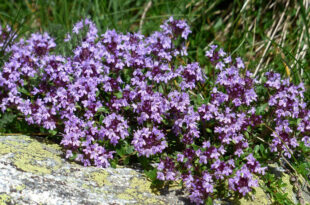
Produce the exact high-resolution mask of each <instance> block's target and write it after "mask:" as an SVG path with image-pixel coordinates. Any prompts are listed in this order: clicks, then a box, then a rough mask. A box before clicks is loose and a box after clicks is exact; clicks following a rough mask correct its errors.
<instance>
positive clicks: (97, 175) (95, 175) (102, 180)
mask: <svg viewBox="0 0 310 205" xmlns="http://www.w3.org/2000/svg"><path fill="white" fill-rule="evenodd" d="M108 176H109V173H108V172H107V171H104V170H102V171H99V172H92V173H91V174H90V178H91V179H92V180H93V181H95V182H96V183H97V184H98V186H100V187H102V186H111V185H112V184H111V182H110V181H109V180H108V179H107V178H108Z"/></svg>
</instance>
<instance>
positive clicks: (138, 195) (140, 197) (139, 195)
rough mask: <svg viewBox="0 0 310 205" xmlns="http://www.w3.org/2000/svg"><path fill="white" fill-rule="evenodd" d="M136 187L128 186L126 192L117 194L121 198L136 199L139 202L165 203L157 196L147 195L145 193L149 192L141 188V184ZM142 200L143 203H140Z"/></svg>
mask: <svg viewBox="0 0 310 205" xmlns="http://www.w3.org/2000/svg"><path fill="white" fill-rule="evenodd" d="M136 188H137V189H135V188H127V189H125V191H124V193H121V194H119V195H117V198H119V199H125V200H136V201H139V203H138V204H141V203H142V202H143V204H165V203H164V202H163V201H160V200H158V199H157V198H155V197H149V196H145V195H144V194H143V193H147V192H146V191H144V192H143V190H140V188H139V186H138V187H136ZM140 202H141V203H140Z"/></svg>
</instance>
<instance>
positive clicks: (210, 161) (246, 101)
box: [0, 17, 310, 204]
mask: <svg viewBox="0 0 310 205" xmlns="http://www.w3.org/2000/svg"><path fill="white" fill-rule="evenodd" d="M160 28H161V29H160V30H159V31H156V32H154V33H152V34H151V35H150V36H144V35H142V34H141V33H127V34H122V33H118V32H116V31H115V30H108V31H106V32H105V33H103V34H99V33H98V30H97V28H96V26H95V24H94V23H93V22H92V21H91V20H89V19H83V20H82V21H80V22H78V23H76V24H75V25H74V27H73V30H72V32H71V33H68V34H67V35H66V37H65V39H64V42H63V43H64V44H67V45H68V46H67V47H68V48H72V49H71V50H69V51H68V52H66V53H65V54H60V52H56V51H57V45H56V43H55V40H54V39H53V38H52V37H51V36H49V34H48V33H34V34H31V35H30V36H29V38H27V39H24V38H21V39H15V40H14V42H13V43H12V44H10V45H6V44H5V42H7V39H8V38H12V37H11V36H10V34H11V32H10V30H11V29H10V28H9V27H5V28H2V29H1V31H0V46H1V47H4V46H5V51H4V52H5V54H6V55H7V56H8V58H7V60H6V61H5V62H4V63H3V65H2V67H1V69H0V70H1V72H0V108H1V111H2V113H8V112H14V113H18V115H19V116H21V117H23V119H24V120H25V121H26V122H27V123H28V124H29V125H33V126H38V127H42V128H44V130H45V131H49V133H51V134H56V135H60V136H62V138H61V142H60V144H61V145H62V146H63V147H64V148H65V149H66V158H70V159H71V160H76V161H78V162H80V163H82V164H83V165H84V166H92V165H94V166H97V167H103V168H105V167H109V166H115V165H116V164H117V163H121V164H128V163H134V162H141V163H142V164H143V167H144V168H145V169H146V171H147V172H146V173H149V176H150V178H151V179H152V180H153V181H154V182H157V183H158V184H163V183H167V184H169V182H171V181H180V182H181V184H182V186H183V187H184V188H185V189H186V191H187V193H188V197H189V198H190V200H191V201H192V202H194V203H196V204H203V203H205V202H206V201H207V200H208V199H210V198H211V199H215V198H229V197H236V198H241V197H245V196H247V194H249V193H250V192H252V191H253V190H254V188H255V187H258V186H259V180H258V179H260V178H262V177H263V175H265V173H266V170H267V162H266V161H262V159H263V157H260V153H258V152H257V149H260V148H261V147H264V146H265V147H266V149H267V152H269V154H270V156H273V159H274V162H275V161H276V160H280V158H281V157H284V158H286V159H287V160H290V159H291V158H294V153H295V152H300V150H301V148H303V149H304V148H306V147H309V146H310V110H309V105H307V103H306V102H305V100H304V97H303V96H304V92H305V88H304V86H303V84H302V83H301V84H299V85H294V84H292V83H291V82H290V80H289V79H282V78H281V76H280V74H278V73H274V72H272V71H270V72H267V73H266V74H265V75H264V77H263V78H262V80H260V81H259V80H258V79H256V78H254V77H253V75H252V73H251V72H249V71H248V70H247V69H246V68H245V65H244V63H243V61H242V59H241V58H233V57H232V56H230V55H229V54H227V53H225V51H224V50H223V49H221V48H218V47H217V46H216V45H212V46H210V48H209V49H208V50H207V51H206V54H205V56H206V58H207V59H209V62H210V63H209V65H207V66H208V67H212V69H213V70H212V72H213V74H212V75H213V76H214V77H212V76H207V75H206V73H205V69H204V68H203V67H201V65H200V64H199V63H198V62H191V61H190V60H189V58H188V57H187V43H186V40H187V37H188V35H189V34H190V33H191V31H190V28H189V26H188V25H187V24H186V22H185V21H183V20H175V19H173V18H172V17H171V18H169V19H168V20H166V21H165V22H164V23H163V25H162V26H161V27H160ZM261 141H262V142H261ZM260 143H261V144H260ZM266 144H267V145H268V146H266Z"/></svg>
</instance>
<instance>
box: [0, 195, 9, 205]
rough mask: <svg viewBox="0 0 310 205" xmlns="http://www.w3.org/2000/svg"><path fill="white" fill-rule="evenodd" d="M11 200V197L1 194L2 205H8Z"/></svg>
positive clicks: (0, 203) (0, 201) (0, 202)
mask: <svg viewBox="0 0 310 205" xmlns="http://www.w3.org/2000/svg"><path fill="white" fill-rule="evenodd" d="M10 200H11V197H10V196H9V195H7V194H0V205H6V204H7V203H9V202H10Z"/></svg>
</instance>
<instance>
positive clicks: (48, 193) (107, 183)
mask: <svg viewBox="0 0 310 205" xmlns="http://www.w3.org/2000/svg"><path fill="white" fill-rule="evenodd" d="M142 173H143V172H141V171H139V170H137V169H131V168H126V167H118V168H116V169H113V168H107V169H102V168H97V167H83V166H81V165H79V164H77V163H74V162H69V161H67V160H66V159H65V157H64V152H63V150H62V148H61V147H60V146H59V145H57V144H55V143H52V142H49V141H47V140H45V139H42V138H37V137H29V136H24V135H15V136H0V205H5V204H8V205H9V204H12V205H13V204H14V205H15V204H27V205H28V204H30V205H32V204H34V205H39V204H42V205H43V204H46V205H54V204H55V205H63V204H68V205H69V204H70V205H74V204H79V205H84V204H85V205H99V204H104V205H105V204H107V205H118V204H156V205H157V204H169V205H173V204H190V203H189V200H188V199H186V197H185V196H184V194H181V193H182V191H181V190H180V188H178V187H174V188H173V187H171V188H170V189H169V191H167V190H165V191H161V192H160V193H159V192H158V191H154V190H152V189H151V188H150V185H151V182H149V181H148V180H147V179H146V178H145V176H144V175H143V174H142ZM283 179H284V180H288V182H285V183H288V184H289V183H290V182H289V177H286V176H285V177H284V178H283ZM287 187H288V190H285V191H287V193H288V195H289V197H290V198H291V199H292V200H293V201H294V202H296V197H295V194H294V192H293V187H292V185H290V184H289V186H287ZM308 199H309V198H306V200H308ZM271 203H272V202H271V201H270V199H269V197H268V196H267V195H266V193H265V192H264V191H263V189H261V188H257V189H256V194H255V195H253V196H251V197H250V199H247V200H245V199H242V200H240V201H238V202H233V203H232V202H230V203H229V202H227V203H224V202H223V201H217V203H215V204H253V205H254V204H259V205H264V204H271Z"/></svg>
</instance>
